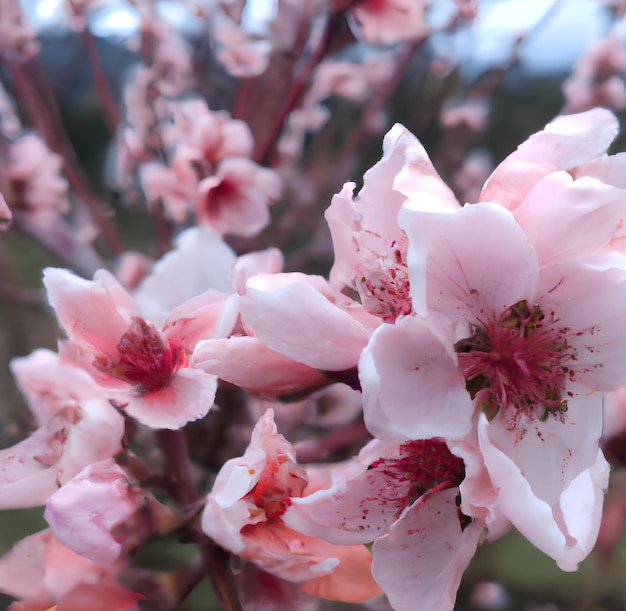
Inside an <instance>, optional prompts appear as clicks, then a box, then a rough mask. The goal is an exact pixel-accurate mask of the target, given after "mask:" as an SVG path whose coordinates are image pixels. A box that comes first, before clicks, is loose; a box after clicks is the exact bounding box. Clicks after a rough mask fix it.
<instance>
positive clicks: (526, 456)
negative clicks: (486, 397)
mask: <svg viewBox="0 0 626 611" xmlns="http://www.w3.org/2000/svg"><path fill="white" fill-rule="evenodd" d="M598 403H599V402H598ZM586 407H589V406H587V405H582V406H581V409H580V410H578V411H579V416H578V418H580V420H581V421H580V422H579V423H576V422H575V423H574V425H573V426H574V427H576V428H577V430H575V431H574V432H573V434H572V436H571V437H569V436H568V433H569V431H568V430H567V429H568V427H570V424H569V423H560V422H558V421H556V420H554V421H552V422H546V423H542V425H541V427H540V428H538V429H537V431H538V432H540V433H541V437H539V436H538V435H537V434H536V432H537V431H534V430H530V431H528V433H527V434H526V435H524V436H523V437H521V439H520V438H519V433H518V432H516V431H506V430H503V427H502V426H501V425H500V424H499V422H497V421H493V422H492V423H491V424H488V423H487V420H486V418H485V416H484V415H481V417H480V419H479V425H478V434H479V440H480V447H481V450H482V453H483V456H484V458H485V464H486V465H487V469H488V471H489V475H490V477H491V480H492V481H493V484H494V486H495V487H496V488H497V489H498V491H499V494H498V500H497V505H498V508H499V509H500V510H501V511H502V512H503V514H504V515H505V516H506V517H507V518H508V519H509V520H510V521H511V522H512V524H513V525H514V526H515V527H516V528H517V529H518V530H519V531H520V532H521V533H522V534H523V535H524V536H525V537H526V538H527V539H528V540H529V541H530V542H531V543H533V544H534V545H535V546H537V547H538V548H539V549H540V550H542V551H543V552H545V553H546V554H548V555H549V556H551V557H552V558H554V559H555V560H556V561H557V564H558V565H559V567H560V568H561V569H563V570H566V571H573V570H576V568H577V567H578V563H579V562H580V561H581V560H583V559H584V558H585V557H586V556H587V554H588V553H589V552H590V551H591V548H592V547H593V544H594V542H595V537H596V536H597V532H598V529H599V526H600V515H601V507H602V500H603V496H604V491H605V490H606V487H607V483H608V465H607V463H606V461H605V460H604V457H603V456H602V453H601V452H600V450H599V449H598V448H597V443H595V444H593V443H591V444H590V443H587V442H585V443H584V444H583V446H584V445H587V446H591V450H594V449H595V451H594V452H592V453H593V454H594V456H593V459H592V460H588V458H589V456H588V455H589V454H590V452H589V451H587V452H585V453H584V456H583V459H587V460H586V461H577V460H576V455H577V453H578V452H579V450H580V448H579V445H580V444H578V445H576V437H577V436H578V437H579V438H580V437H582V438H584V437H585V435H584V432H585V423H589V422H590V421H591V422H594V418H593V416H594V413H593V410H592V412H591V414H590V415H588V414H586V413H585V412H584V408H586ZM598 410H599V406H596V409H595V416H596V418H595V420H596V422H599V421H600V415H599V413H598ZM546 425H547V426H546ZM558 427H561V429H562V430H561V431H558V432H559V433H560V437H558V436H556V435H555V432H554V431H555V429H557V430H558ZM544 429H546V432H545V434H544V433H543V430H544ZM598 434H599V433H598ZM506 437H509V439H506ZM512 437H515V438H516V439H515V442H514V443H513V440H512V439H511V438H512ZM593 437H596V435H595V434H593V433H592V438H593ZM568 442H570V443H568ZM557 443H558V445H559V446H560V448H559V449H560V451H555V449H556V447H557ZM570 462H572V463H573V465H574V467H573V468H569V467H568V464H569V463H570ZM583 462H586V463H587V464H586V468H583V469H582V470H581V467H582V466H584V465H583V464H582V463H583ZM561 474H562V475H561ZM559 480H561V481H559ZM551 483H552V487H551ZM582 516H584V519H582ZM570 529H571V530H570Z"/></svg>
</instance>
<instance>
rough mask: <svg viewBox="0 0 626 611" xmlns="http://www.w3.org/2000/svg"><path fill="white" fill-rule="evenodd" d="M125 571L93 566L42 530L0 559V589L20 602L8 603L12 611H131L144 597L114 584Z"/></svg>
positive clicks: (119, 564)
mask: <svg viewBox="0 0 626 611" xmlns="http://www.w3.org/2000/svg"><path fill="white" fill-rule="evenodd" d="M124 568H125V564H123V563H116V564H115V565H112V566H110V567H102V566H99V565H97V564H94V563H93V562H91V561H89V560H87V559H86V558H83V557H82V556H79V555H78V554H75V553H74V552H73V551H72V550H70V549H68V548H67V547H65V546H64V545H63V544H61V543H60V542H59V541H57V539H55V538H54V536H53V535H52V533H51V532H50V531H49V530H45V531H42V532H39V533H37V534H35V535H31V536H30V537H26V538H25V539H23V540H22V541H20V542H18V543H17V544H16V545H15V546H14V547H13V549H12V550H11V551H9V552H7V553H6V554H5V555H4V556H2V558H0V591H2V592H4V593H6V594H9V595H11V596H14V597H15V598H18V599H21V601H22V602H21V603H14V605H12V607H11V608H15V609H28V610H29V611H47V610H49V609H50V608H51V607H52V608H58V609H59V611H62V610H63V609H66V610H67V611H74V610H76V609H94V611H130V610H132V609H136V608H137V603H138V601H139V600H141V599H143V598H144V597H143V596H142V595H141V594H136V593H135V592H132V591H131V590H128V589H127V588H125V587H123V586H121V585H120V584H119V583H118V581H117V577H118V575H119V574H120V573H121V572H122V571H123V570H124ZM55 605H58V607H55Z"/></svg>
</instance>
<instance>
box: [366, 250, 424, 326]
mask: <svg viewBox="0 0 626 611" xmlns="http://www.w3.org/2000/svg"><path fill="white" fill-rule="evenodd" d="M390 252H391V255H390V256H380V255H378V254H376V253H373V254H374V255H375V256H374V257H373V258H372V260H371V261H369V262H368V265H367V269H366V270H359V271H361V272H363V273H362V274H361V275H359V276H357V278H356V281H355V284H356V289H357V290H358V292H359V295H360V296H361V303H362V304H363V307H364V308H365V309H366V310H367V311H368V312H369V313H370V314H373V315H374V316H378V317H379V318H382V319H383V321H384V322H387V323H394V322H395V321H396V319H397V318H398V317H399V316H402V315H407V314H410V313H411V311H412V309H413V306H412V304H411V297H410V293H409V271H408V268H407V263H406V245H405V244H403V243H402V242H396V241H394V242H393V243H392V244H391V249H390ZM363 267H365V266H363Z"/></svg>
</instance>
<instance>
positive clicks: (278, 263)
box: [232, 248, 284, 295]
mask: <svg viewBox="0 0 626 611" xmlns="http://www.w3.org/2000/svg"><path fill="white" fill-rule="evenodd" d="M283 263H284V261H283V254H282V253H281V252H280V250H279V249H278V248H268V249H267V250H261V251H257V252H250V253H248V254H245V255H241V256H240V257H237V261H236V262H235V265H234V266H233V273H232V289H233V290H234V291H235V292H236V293H239V294H240V295H243V294H244V293H245V292H246V282H247V281H248V279H249V278H252V276H256V275H257V274H278V273H280V272H281V271H282V270H283Z"/></svg>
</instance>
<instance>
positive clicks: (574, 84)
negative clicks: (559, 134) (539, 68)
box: [563, 33, 626, 113]
mask: <svg viewBox="0 0 626 611" xmlns="http://www.w3.org/2000/svg"><path fill="white" fill-rule="evenodd" d="M624 70H626V52H625V51H624V43H623V42H622V40H621V39H620V37H619V36H618V35H617V34H616V33H611V34H609V35H607V36H605V37H604V38H602V39H601V40H599V41H594V42H593V43H592V44H591V45H589V48H588V49H587V50H586V51H585V53H584V54H583V56H582V57H581V59H580V60H579V61H578V63H577V64H576V66H575V67H574V71H573V72H572V74H571V76H570V77H569V78H568V79H567V80H566V81H565V83H563V93H564V95H565V99H566V103H565V106H564V108H563V112H567V113H572V112H582V111H584V110H589V109H590V108H594V107H595V106H604V107H607V108H612V109H615V110H621V109H623V108H624V107H625V106H626V86H625V85H624V78H623V76H622V75H623V72H624Z"/></svg>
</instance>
